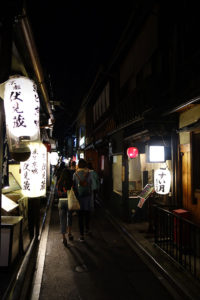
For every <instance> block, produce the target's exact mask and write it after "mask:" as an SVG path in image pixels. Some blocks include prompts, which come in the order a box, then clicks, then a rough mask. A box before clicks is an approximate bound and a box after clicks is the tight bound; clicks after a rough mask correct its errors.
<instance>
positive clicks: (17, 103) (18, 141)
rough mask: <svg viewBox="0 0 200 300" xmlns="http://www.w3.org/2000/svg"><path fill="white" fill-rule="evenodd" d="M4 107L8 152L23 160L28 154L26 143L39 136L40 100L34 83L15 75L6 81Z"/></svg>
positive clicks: (37, 138) (16, 158)
mask: <svg viewBox="0 0 200 300" xmlns="http://www.w3.org/2000/svg"><path fill="white" fill-rule="evenodd" d="M4 109H5V116H6V131H7V137H8V145H9V150H10V154H11V156H12V157H13V158H14V159H15V160H17V161H25V160H26V159H28V157H29V156H30V149H29V148H28V146H27V144H28V143H29V142H33V141H37V140H39V138H40V127H39V110H40V102H39V97H38V94H37V87H36V85H35V83H34V82H33V81H32V80H30V79H29V78H26V77H17V76H16V77H12V78H10V79H9V80H8V81H6V83H5V88H4Z"/></svg>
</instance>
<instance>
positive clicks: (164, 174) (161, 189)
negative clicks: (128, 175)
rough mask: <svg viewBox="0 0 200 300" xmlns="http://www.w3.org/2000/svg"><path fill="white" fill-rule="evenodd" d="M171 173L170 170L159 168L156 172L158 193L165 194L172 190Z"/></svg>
mask: <svg viewBox="0 0 200 300" xmlns="http://www.w3.org/2000/svg"><path fill="white" fill-rule="evenodd" d="M170 184H171V174H170V171H169V170H166V169H158V170H155V172H154V188H155V192H156V193H157V194H161V195H165V194H168V193H169V191H170Z"/></svg>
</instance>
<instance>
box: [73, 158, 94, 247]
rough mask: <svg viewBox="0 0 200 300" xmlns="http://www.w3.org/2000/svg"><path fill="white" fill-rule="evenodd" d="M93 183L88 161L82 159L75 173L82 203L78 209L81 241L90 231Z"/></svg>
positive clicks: (76, 190)
mask: <svg viewBox="0 0 200 300" xmlns="http://www.w3.org/2000/svg"><path fill="white" fill-rule="evenodd" d="M91 184H92V182H91V175H90V172H89V169H88V168H87V163H86V161H85V160H84V159H80V160H79V162H78V169H77V170H76V172H75V173H74V175H73V187H74V191H75V193H76V195H77V198H78V200H79V203H80V210H79V211H78V220H79V230H80V238H79V241H80V242H84V240H85V239H84V235H85V234H89V233H90V210H91Z"/></svg>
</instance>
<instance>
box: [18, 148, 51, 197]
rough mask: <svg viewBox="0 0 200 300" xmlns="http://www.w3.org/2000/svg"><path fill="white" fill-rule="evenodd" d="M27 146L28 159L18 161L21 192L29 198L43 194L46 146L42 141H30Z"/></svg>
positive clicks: (44, 187) (44, 192) (44, 189)
mask: <svg viewBox="0 0 200 300" xmlns="http://www.w3.org/2000/svg"><path fill="white" fill-rule="evenodd" d="M29 147H30V150H31V155H30V157H29V159H28V160H26V161H25V162H21V163H20V166H21V186H22V193H23V195H24V196H27V197H29V198H35V197H41V196H45V195H46V165H47V148H46V147H45V146H44V144H43V143H42V142H39V143H30V144H29Z"/></svg>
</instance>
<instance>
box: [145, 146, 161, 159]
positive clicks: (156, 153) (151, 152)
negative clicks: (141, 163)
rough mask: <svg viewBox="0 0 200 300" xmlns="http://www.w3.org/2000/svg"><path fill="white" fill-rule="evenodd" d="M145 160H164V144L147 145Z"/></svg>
mask: <svg viewBox="0 0 200 300" xmlns="http://www.w3.org/2000/svg"><path fill="white" fill-rule="evenodd" d="M146 154H147V162H149V163H154V162H155V163H158V162H165V147H164V146H157V145H156V146H154V145H149V146H147V151H146Z"/></svg>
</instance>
